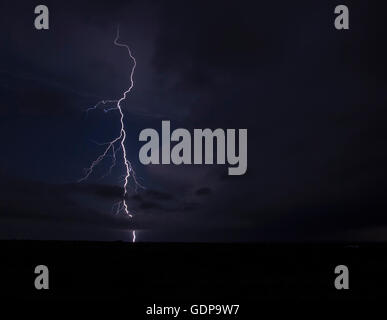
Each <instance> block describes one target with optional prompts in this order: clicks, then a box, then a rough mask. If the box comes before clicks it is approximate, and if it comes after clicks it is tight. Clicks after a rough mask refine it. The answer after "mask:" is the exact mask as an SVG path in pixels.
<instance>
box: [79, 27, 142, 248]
mask: <svg viewBox="0 0 387 320" xmlns="http://www.w3.org/2000/svg"><path fill="white" fill-rule="evenodd" d="M119 37H120V29H119V28H117V35H116V38H115V39H114V44H115V45H116V46H118V47H123V48H125V49H126V50H127V52H128V54H129V57H130V59H131V60H132V67H131V71H130V85H129V88H128V89H127V90H126V91H124V92H123V94H122V96H121V97H120V98H119V99H116V100H102V101H100V102H98V103H97V104H96V105H94V106H93V107H91V108H88V109H87V110H86V113H88V112H89V111H92V110H95V109H97V108H99V107H100V106H104V109H103V110H104V112H105V113H106V112H110V111H118V113H119V115H120V134H119V135H118V136H117V137H115V138H114V139H112V140H111V141H109V142H105V143H98V144H99V145H102V146H104V147H105V149H104V152H102V153H101V154H100V155H99V156H98V157H97V158H96V159H95V160H94V161H93V162H92V163H91V165H90V166H89V167H88V168H86V169H85V175H84V176H83V177H82V178H81V179H79V180H78V182H82V181H85V180H87V179H88V178H89V176H90V175H91V174H92V173H93V171H94V168H95V167H96V166H98V164H99V163H100V162H101V161H102V160H104V159H105V158H106V157H107V156H109V153H111V157H112V164H111V166H110V168H109V171H108V172H107V174H106V175H108V174H110V173H111V171H112V169H113V168H114V167H115V165H116V162H117V152H119V151H121V153H122V161H123V164H124V167H125V174H124V182H123V197H122V200H121V201H119V202H118V203H116V204H114V206H113V209H114V208H115V212H116V213H120V212H122V211H123V212H124V213H125V214H126V215H128V216H129V217H130V218H132V217H133V216H132V214H131V213H130V211H129V209H128V205H127V202H126V196H127V194H128V189H127V188H128V183H129V179H130V177H132V179H133V181H134V182H135V185H136V188H137V187H138V186H140V184H139V183H138V181H137V179H136V174H135V172H134V171H133V168H132V165H131V163H130V161H129V160H128V157H127V151H126V148H125V140H126V131H125V124H124V113H123V111H122V106H121V102H122V101H124V100H125V99H126V97H127V95H128V94H129V93H130V92H131V91H132V89H133V87H134V80H133V75H134V71H135V70H136V66H137V62H136V59H135V58H134V56H133V55H132V52H131V50H130V48H129V46H128V45H126V44H123V43H120V42H119V41H118V40H119ZM106 175H105V176H106ZM132 236H133V242H135V241H136V232H135V231H134V230H133V231H132Z"/></svg>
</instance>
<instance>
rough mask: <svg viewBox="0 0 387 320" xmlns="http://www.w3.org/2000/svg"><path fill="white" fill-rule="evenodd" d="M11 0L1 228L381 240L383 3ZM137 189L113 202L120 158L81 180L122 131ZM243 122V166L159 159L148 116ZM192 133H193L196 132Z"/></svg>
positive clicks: (4, 71)
mask: <svg viewBox="0 0 387 320" xmlns="http://www.w3.org/2000/svg"><path fill="white" fill-rule="evenodd" d="M38 4H40V3H37V2H36V1H29V0H25V1H8V0H5V1H4V0H3V1H2V2H1V3H0V13H1V15H2V17H1V19H0V28H1V29H0V30H1V31H0V41H1V47H0V49H1V50H0V98H1V99H0V136H1V157H0V238H2V239H52V240H56V239H60V240H124V241H131V232H130V230H132V229H135V230H137V237H138V240H139V241H220V242H234V241H235V242H237V241H264V242H273V241H275V242H278V241H280V242H282V241H284V242H288V241H302V242H303V241H386V240H387V214H386V212H387V211H386V209H387V197H386V196H385V193H386V190H387V189H386V187H387V183H386V178H387V174H386V169H385V165H386V163H387V161H386V160H387V159H386V158H387V157H386V156H387V151H386V139H387V130H386V125H385V123H386V116H387V111H386V107H387V95H386V92H387V90H386V89H387V80H386V79H387V78H386V72H387V62H386V57H387V45H386V31H387V26H386V24H387V22H386V21H387V20H386V19H385V15H386V10H387V7H386V5H383V4H382V3H381V2H380V1H379V2H377V1H356V2H353V3H352V2H351V1H345V4H346V5H347V6H348V7H349V10H350V30H347V31H337V30H336V29H335V28H334V25H333V22H334V18H335V16H334V8H335V6H336V5H339V4H342V3H341V1H322V0H321V1H300V0H297V1H281V2H278V1H224V0H223V1H44V2H42V4H45V5H47V6H48V8H49V10H50V30H45V31H37V30H36V29H35V28H34V25H33V22H34V18H35V15H34V7H35V6H36V5H38ZM117 25H120V33H121V36H120V39H121V41H122V42H124V43H126V44H128V45H129V46H130V47H131V49H132V52H133V55H134V56H135V57H136V60H137V69H136V73H135V75H134V79H135V87H134V89H133V91H132V92H131V94H130V95H129V96H128V98H127V99H126V100H125V102H124V103H123V110H124V113H125V125H126V128H127V133H128V137H127V140H126V147H127V150H128V158H129V160H130V161H131V162H132V165H133V167H134V169H135V171H136V172H137V176H138V177H139V178H140V181H141V183H142V184H143V185H144V186H145V187H146V189H144V190H138V192H137V193H136V192H135V191H134V190H133V191H131V192H130V195H129V196H128V205H129V208H130V209H131V210H132V212H133V213H134V218H133V219H132V220H131V219H128V218H127V217H125V216H124V215H115V214H113V213H112V211H111V207H112V204H113V203H115V202H117V201H119V200H120V197H121V195H122V188H121V186H122V175H123V170H124V168H123V166H122V165H120V164H118V165H117V167H116V168H115V169H114V170H113V172H112V175H111V176H109V177H106V178H105V179H101V176H102V175H103V173H104V172H105V171H106V170H107V168H108V167H109V165H110V162H109V159H107V160H106V161H105V162H104V163H103V165H102V166H101V167H99V169H98V170H96V172H95V174H94V175H92V176H91V177H90V179H89V180H88V181H87V182H84V183H81V184H78V183H77V182H76V181H77V180H78V179H79V178H80V177H82V176H83V168H85V167H87V166H88V165H89V164H90V162H91V161H92V160H93V159H95V158H96V157H97V156H98V155H99V154H100V152H101V151H102V148H101V146H99V145H97V144H95V143H94V142H93V141H99V142H103V141H107V140H109V139H110V138H111V137H113V136H114V135H116V134H117V132H118V130H119V126H118V122H117V121H118V115H117V113H114V112H112V113H108V114H105V113H104V112H103V111H102V110H96V111H93V112H92V113H89V114H88V116H86V114H85V112H84V110H85V109H86V108H88V107H90V106H93V105H94V104H95V103H97V102H98V101H100V100H102V99H115V98H117V97H120V96H121V94H122V92H123V91H124V90H125V89H127V87H128V84H129V73H130V68H131V64H130V63H131V61H130V60H129V59H128V56H127V53H126V51H125V50H123V49H122V48H118V47H116V46H114V44H113V40H114V38H115V35H116V28H117ZM162 120H170V121H171V126H172V129H175V128H179V127H182V128H187V129H189V130H193V128H202V129H204V128H211V129H216V128H224V129H226V128H234V129H242V128H246V129H248V169H247V173H246V174H245V175H243V176H228V175H227V167H228V166H227V165H201V166H198V165H195V166H194V165H182V166H175V165H150V166H144V165H142V164H141V163H140V162H139V160H138V151H139V149H140V147H141V146H142V144H143V143H142V142H139V141H138V136H139V133H140V131H141V130H142V129H145V128H155V129H157V130H158V131H159V132H160V130H161V121H162ZM191 132H192V131H191Z"/></svg>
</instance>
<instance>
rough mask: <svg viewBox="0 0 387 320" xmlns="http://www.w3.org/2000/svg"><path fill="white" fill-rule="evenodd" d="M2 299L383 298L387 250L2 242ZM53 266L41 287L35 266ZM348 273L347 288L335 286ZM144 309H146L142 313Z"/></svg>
mask: <svg viewBox="0 0 387 320" xmlns="http://www.w3.org/2000/svg"><path fill="white" fill-rule="evenodd" d="M0 250H1V267H0V273H1V275H2V276H3V278H2V285H1V297H2V300H4V298H6V299H7V300H8V299H9V300H20V299H32V300H51V301H52V300H63V299H65V300H122V301H126V303H131V304H132V306H133V307H134V308H136V310H137V311H138V312H140V313H141V312H142V311H141V310H143V308H145V307H146V306H147V305H153V304H162V303H164V304H169V305H182V304H188V305H189V304H200V303H221V304H227V303H228V304H240V305H241V310H243V308H242V307H243V306H244V305H245V306H246V308H247V307H248V306H249V307H250V308H251V307H252V305H254V303H255V302H260V301H265V300H271V301H275V300H287V301H289V300H291V301H312V300H314V301H343V302H347V301H356V300H370V299H383V298H384V292H385V289H386V288H387V254H386V253H387V246H385V245H374V244H370V245H337V244H335V245H334V244H330V245H281V244H278V245H263V244H172V243H163V244H154V243H136V244H131V243H122V242H111V243H103V242H50V241H48V242H44V241H42V242H41V241H3V242H1V243H0ZM40 264H43V265H46V266H47V267H48V268H49V275H50V282H49V286H50V288H49V290H36V289H35V287H34V279H35V277H36V275H35V274H34V268H35V266H37V265H40ZM340 264H344V265H346V266H348V268H349V286H350V289H349V290H336V289H335V287H334V279H335V277H336V275H335V274H334V269H335V266H337V265H340ZM144 310H145V309H144Z"/></svg>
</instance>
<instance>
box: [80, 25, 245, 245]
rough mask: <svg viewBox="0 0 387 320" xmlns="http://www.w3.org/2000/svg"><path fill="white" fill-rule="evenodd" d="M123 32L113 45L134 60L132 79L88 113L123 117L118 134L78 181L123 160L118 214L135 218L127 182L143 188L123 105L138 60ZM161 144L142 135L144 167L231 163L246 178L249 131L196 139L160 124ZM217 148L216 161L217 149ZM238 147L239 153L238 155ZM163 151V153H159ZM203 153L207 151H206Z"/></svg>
mask: <svg viewBox="0 0 387 320" xmlns="http://www.w3.org/2000/svg"><path fill="white" fill-rule="evenodd" d="M119 37H120V30H119V28H117V35H116V38H115V39H114V45H116V46H118V47H122V48H124V49H126V50H127V52H128V56H129V58H130V60H131V68H130V80H129V82H130V83H129V85H128V88H127V89H126V90H125V91H124V92H123V93H122V95H121V97H119V98H117V99H108V100H102V101H99V102H98V103H96V104H95V105H94V106H92V107H90V108H88V109H87V110H86V112H87V113H89V112H90V111H93V110H96V109H98V108H103V110H104V112H105V113H107V112H112V111H116V112H118V113H119V115H120V121H119V134H118V135H117V136H116V137H114V138H112V139H111V140H110V141H108V142H105V143H101V144H100V146H103V151H102V152H101V153H100V155H99V156H97V157H96V159H95V160H94V161H92V162H91V164H90V165H89V167H87V168H86V169H85V174H84V176H83V177H82V178H81V179H79V182H82V181H85V180H87V179H88V178H89V177H90V175H91V174H92V173H93V172H94V169H95V168H96V167H97V166H98V165H99V164H100V163H101V162H102V161H103V160H105V159H106V158H107V157H108V156H110V157H111V159H112V163H111V165H110V167H109V170H108V172H107V174H106V175H108V174H110V173H111V172H112V170H113V169H114V167H115V166H116V163H117V161H122V163H123V165H124V168H125V173H124V182H123V186H122V188H123V191H122V200H120V201H119V202H117V203H115V204H114V208H115V212H116V213H121V212H123V213H124V214H125V215H127V216H128V217H130V218H132V217H133V216H132V213H131V212H130V210H129V207H128V204H127V195H128V183H129V179H130V178H132V179H133V181H134V183H135V186H136V188H137V187H138V186H141V185H140V184H139V183H138V181H137V179H136V174H135V172H134V170H133V167H132V165H131V162H130V161H129V159H128V152H127V150H126V146H125V142H126V139H127V133H126V129H125V121H124V117H125V116H124V111H123V109H122V105H121V103H122V102H123V101H124V100H126V98H127V96H128V94H129V93H130V92H131V91H132V89H133V88H134V72H135V70H136V65H137V61H136V59H135V57H134V56H133V55H132V52H131V49H130V48H129V46H128V45H126V44H123V43H121V42H119ZM161 131H162V132H161V145H160V138H159V134H158V132H157V130H155V129H151V128H146V129H144V130H142V131H141V132H140V135H139V141H143V142H146V143H145V144H144V145H143V146H142V147H141V149H140V150H139V160H140V163H141V164H143V165H149V164H154V165H170V164H174V165H182V164H184V165H191V164H194V165H195V164H196V165H198V164H206V165H209V164H226V163H227V164H229V165H230V167H229V168H228V174H229V175H244V174H245V173H246V170H247V129H239V139H238V143H237V135H236V130H235V129H227V130H226V131H224V130H223V129H219V128H218V129H216V130H211V129H204V130H202V129H194V130H193V139H192V137H191V134H190V132H189V131H188V130H187V129H184V128H178V129H175V130H173V131H172V133H171V127H170V122H169V121H162V122H161ZM215 146H216V160H215V159H214V158H215V157H214V153H215V152H214V150H215ZM237 146H238V152H237V150H236V149H237ZM160 150H161V152H160ZM203 150H204V152H203ZM132 233H133V242H135V240H136V232H135V231H134V230H133V231H132Z"/></svg>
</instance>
